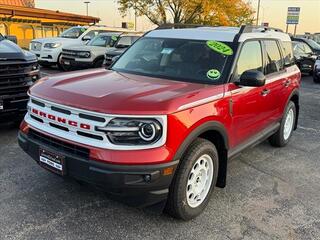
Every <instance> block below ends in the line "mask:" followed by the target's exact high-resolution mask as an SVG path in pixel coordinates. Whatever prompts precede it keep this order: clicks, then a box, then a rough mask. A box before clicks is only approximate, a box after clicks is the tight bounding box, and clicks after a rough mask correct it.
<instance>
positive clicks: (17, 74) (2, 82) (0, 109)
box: [0, 34, 39, 122]
mask: <svg viewBox="0 0 320 240" xmlns="http://www.w3.org/2000/svg"><path fill="white" fill-rule="evenodd" d="M9 39H14V38H13V37H11V38H9ZM38 78H39V67H38V63H37V58H36V56H35V55H34V54H32V53H30V52H28V51H25V50H22V49H21V48H20V47H19V46H18V45H16V44H15V43H14V42H12V41H9V40H8V38H5V37H4V36H2V35H1V34H0V121H1V122H3V121H8V120H15V121H17V120H19V119H20V121H21V119H22V117H23V116H24V115H25V113H26V109H27V101H28V95H27V91H28V90H29V87H30V86H31V85H32V84H33V83H34V82H35V81H36V80H38ZM8 117H10V118H8Z"/></svg>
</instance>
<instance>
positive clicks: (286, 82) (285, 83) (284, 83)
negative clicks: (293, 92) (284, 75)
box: [283, 80, 291, 87]
mask: <svg viewBox="0 0 320 240" xmlns="http://www.w3.org/2000/svg"><path fill="white" fill-rule="evenodd" d="M290 84H291V81H290V80H286V81H284V82H283V86H285V87H289V86H290Z"/></svg>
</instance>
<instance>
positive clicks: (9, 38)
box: [4, 35, 18, 44]
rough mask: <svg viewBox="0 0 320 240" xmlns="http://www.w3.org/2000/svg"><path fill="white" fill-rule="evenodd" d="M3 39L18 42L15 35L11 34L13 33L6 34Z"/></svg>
mask: <svg viewBox="0 0 320 240" xmlns="http://www.w3.org/2000/svg"><path fill="white" fill-rule="evenodd" d="M4 38H5V39H7V40H9V41H11V42H14V43H15V44H17V43H18V40H17V37H16V36H13V35H7V36H4Z"/></svg>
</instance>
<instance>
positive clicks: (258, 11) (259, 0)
mask: <svg viewBox="0 0 320 240" xmlns="http://www.w3.org/2000/svg"><path fill="white" fill-rule="evenodd" d="M260 2H261V0H258V10H257V26H258V24H259V14H260Z"/></svg>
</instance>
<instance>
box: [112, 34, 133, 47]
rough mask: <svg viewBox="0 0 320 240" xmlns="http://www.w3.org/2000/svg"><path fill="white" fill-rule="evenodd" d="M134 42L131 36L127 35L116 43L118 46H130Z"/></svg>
mask: <svg viewBox="0 0 320 240" xmlns="http://www.w3.org/2000/svg"><path fill="white" fill-rule="evenodd" d="M131 44H132V42H131V37H129V36H125V37H121V38H120V39H119V41H118V42H117V44H116V45H115V47H116V48H125V47H129V46H131Z"/></svg>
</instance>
